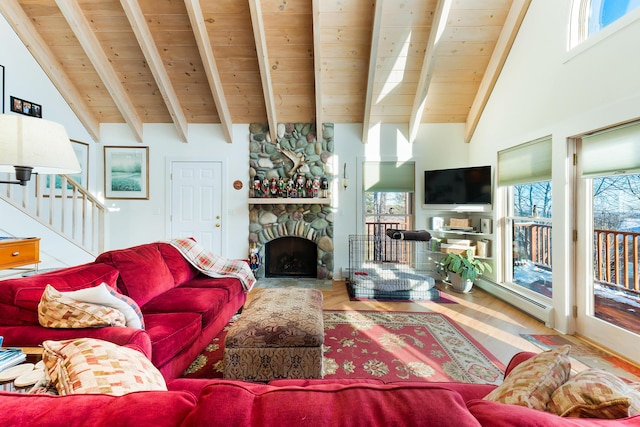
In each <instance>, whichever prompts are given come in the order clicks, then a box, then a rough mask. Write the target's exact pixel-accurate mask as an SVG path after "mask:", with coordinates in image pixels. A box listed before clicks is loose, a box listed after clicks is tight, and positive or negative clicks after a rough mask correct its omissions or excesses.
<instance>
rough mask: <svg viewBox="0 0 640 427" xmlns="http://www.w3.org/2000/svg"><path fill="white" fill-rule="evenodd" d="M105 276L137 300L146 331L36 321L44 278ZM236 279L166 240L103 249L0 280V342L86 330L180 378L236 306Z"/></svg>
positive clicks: (24, 343)
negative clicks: (212, 272) (204, 266)
mask: <svg viewBox="0 0 640 427" xmlns="http://www.w3.org/2000/svg"><path fill="white" fill-rule="evenodd" d="M102 282H105V283H107V285H109V286H111V287H112V288H114V289H118V290H119V292H121V293H123V294H125V295H128V296H129V297H131V298H132V299H134V300H135V301H136V302H137V303H138V305H139V306H140V308H141V310H142V313H143V316H144V322H145V330H140V329H133V328H123V327H106V328H83V329H48V328H43V327H41V326H40V325H39V323H38V312H37V307H38V302H39V301H40V298H41V296H42V293H43V291H44V288H45V286H46V285H47V284H51V285H52V286H53V287H54V288H56V289H57V290H58V291H62V292H65V291H73V290H78V289H84V288H89V287H93V286H97V285H99V284H101V283H102ZM245 300H246V293H245V292H244V291H243V289H242V284H241V283H240V281H239V280H238V279H235V278H211V277H208V276H205V275H203V274H201V273H199V272H198V270H196V269H195V268H194V267H193V266H192V265H191V264H189V262H187V261H186V260H185V259H184V257H183V256H182V255H181V254H180V252H179V251H178V250H177V249H175V248H174V247H173V246H171V245H169V244H168V243H162V242H160V243H149V244H145V245H140V246H135V247H132V248H127V249H121V250H114V251H109V252H105V253H103V254H101V255H100V256H98V258H96V260H95V261H94V262H92V263H89V264H84V265H80V266H77V267H69V268H65V269H62V270H57V271H53V272H50V273H44V274H39V275H35V276H31V277H23V278H16V279H7V280H3V281H2V282H0V335H2V336H4V345H5V346H20V347H35V346H38V345H40V344H41V343H42V342H43V341H45V340H63V339H70V338H79V337H88V338H99V339H102V340H106V341H110V342H113V343H115V344H119V345H127V346H129V347H133V348H136V349H138V350H140V351H141V352H143V353H144V354H145V355H146V356H147V357H148V358H149V359H151V361H152V362H153V364H154V365H155V366H156V367H157V368H158V369H159V370H160V372H161V373H162V374H163V376H164V377H165V378H176V377H179V376H180V375H181V374H182V372H183V371H184V370H185V368H186V367H187V366H189V364H190V363H191V362H192V361H193V360H194V359H195V358H196V356H197V355H198V354H200V352H201V351H202V349H203V348H204V347H206V346H207V344H209V343H210V342H211V340H212V339H213V338H214V337H215V336H216V335H217V334H218V333H219V332H220V331H221V330H222V328H223V327H224V326H225V325H226V324H227V323H228V321H229V319H230V318H231V317H232V316H233V315H234V314H235V313H236V312H237V311H238V310H239V309H240V308H241V307H242V305H243V304H244V302H245Z"/></svg>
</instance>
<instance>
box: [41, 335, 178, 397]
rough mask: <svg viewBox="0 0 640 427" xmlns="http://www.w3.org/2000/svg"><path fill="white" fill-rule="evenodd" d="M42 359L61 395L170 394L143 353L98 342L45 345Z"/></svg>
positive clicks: (81, 340) (105, 342) (49, 342)
mask: <svg viewBox="0 0 640 427" xmlns="http://www.w3.org/2000/svg"><path fill="white" fill-rule="evenodd" d="M42 345H43V347H44V352H43V355H42V358H43V360H44V364H45V366H46V369H47V372H48V373H49V377H50V378H51V381H52V383H53V384H54V385H55V387H56V389H57V390H58V394H60V395H61V396H65V395H68V394H82V393H87V394H110V395H113V396H122V395H123V394H127V393H131V392H134V391H148V390H163V391H166V390H167V385H166V383H165V381H164V378H163V377H162V374H161V373H160V371H158V369H157V368H156V367H155V366H153V364H152V363H151V362H150V361H149V359H147V358H146V357H145V356H144V355H143V354H142V353H140V352H139V351H136V350H134V349H131V348H128V347H121V346H119V345H116V344H114V343H111V342H108V341H103V340H98V339H94V338H79V339H75V340H66V341H45V342H44V343H43V344H42Z"/></svg>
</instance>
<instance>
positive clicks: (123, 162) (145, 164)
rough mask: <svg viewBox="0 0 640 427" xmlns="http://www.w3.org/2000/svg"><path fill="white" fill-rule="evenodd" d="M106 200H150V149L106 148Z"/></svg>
mask: <svg viewBox="0 0 640 427" xmlns="http://www.w3.org/2000/svg"><path fill="white" fill-rule="evenodd" d="M104 195H105V198H106V199H142V200H148V199H149V147H119V146H110V147H104Z"/></svg>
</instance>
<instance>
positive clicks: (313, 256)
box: [264, 236, 318, 277]
mask: <svg viewBox="0 0 640 427" xmlns="http://www.w3.org/2000/svg"><path fill="white" fill-rule="evenodd" d="M317 256H318V250H317V248H316V244H315V243H313V242H312V241H311V240H307V239H303V238H301V237H288V236H287V237H280V238H279V239H274V240H272V241H270V242H268V243H267V244H266V245H265V258H264V270H265V271H264V275H265V277H316V274H317V270H316V268H317V267H316V265H317Z"/></svg>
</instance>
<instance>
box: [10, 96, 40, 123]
mask: <svg viewBox="0 0 640 427" xmlns="http://www.w3.org/2000/svg"><path fill="white" fill-rule="evenodd" d="M9 104H10V107H11V108H10V109H11V111H13V112H14V113H19V114H24V115H25V116H32V117H38V118H40V119H41V118H42V105H40V104H36V103H35V102H31V101H26V100H24V99H20V98H16V97H15V96H11V97H9Z"/></svg>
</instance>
